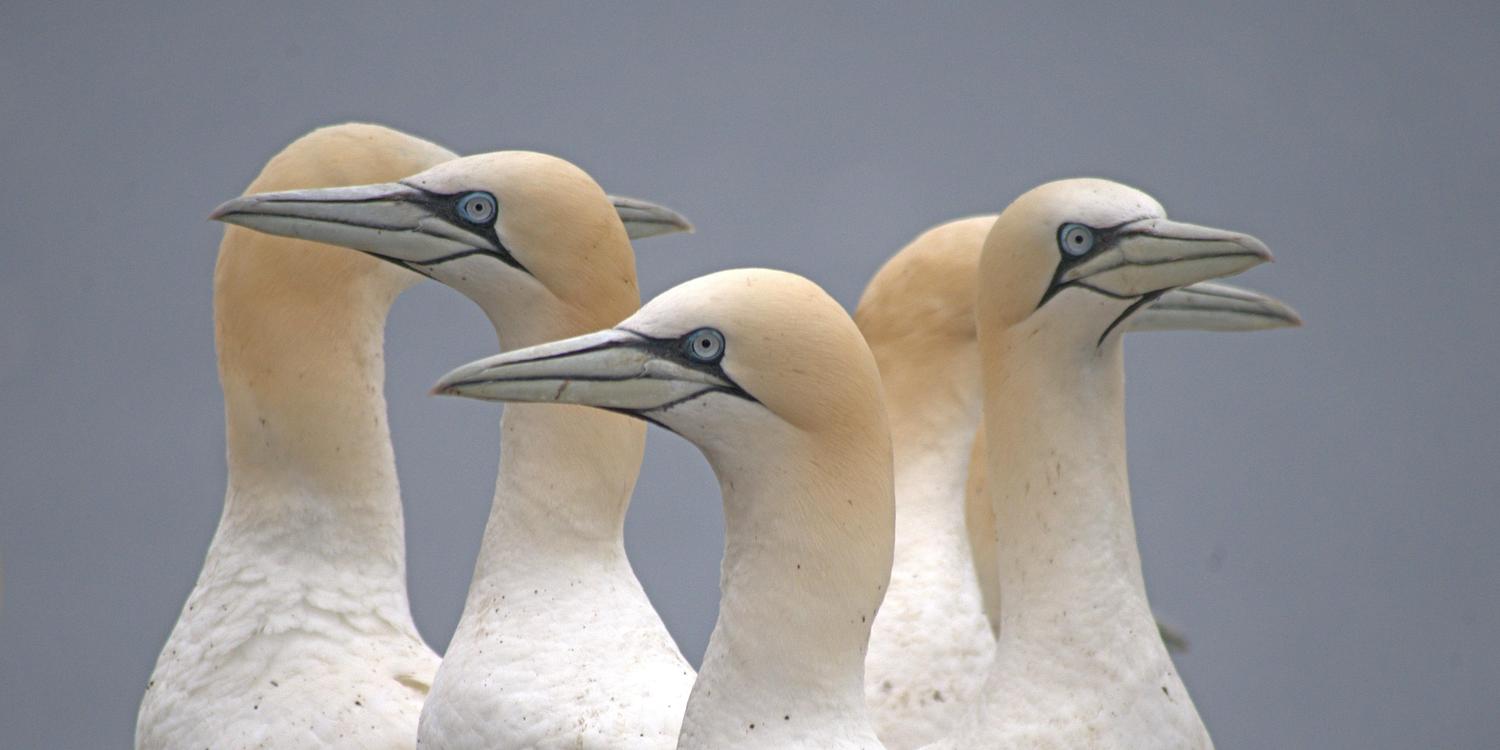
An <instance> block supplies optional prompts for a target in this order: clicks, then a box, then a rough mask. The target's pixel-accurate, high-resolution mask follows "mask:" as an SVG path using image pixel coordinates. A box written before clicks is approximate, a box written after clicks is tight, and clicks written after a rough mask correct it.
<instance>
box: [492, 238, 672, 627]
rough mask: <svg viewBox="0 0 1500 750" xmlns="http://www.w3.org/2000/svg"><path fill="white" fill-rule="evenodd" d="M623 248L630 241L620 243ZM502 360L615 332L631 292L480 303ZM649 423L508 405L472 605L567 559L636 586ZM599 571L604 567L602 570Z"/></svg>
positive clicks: (630, 307) (519, 296)
mask: <svg viewBox="0 0 1500 750" xmlns="http://www.w3.org/2000/svg"><path fill="white" fill-rule="evenodd" d="M622 241H623V239H622ZM478 299H481V300H484V302H482V303H481V305H482V307H483V308H484V310H485V313H486V315H488V316H489V318H490V322H491V324H492V325H493V326H494V328H495V335H496V337H497V338H498V340H499V343H500V349H501V351H505V350H506V349H508V348H521V347H527V346H533V345H536V344H541V343H545V342H548V341H555V340H558V339H564V338H568V337H570V336H577V335H579V334H583V333H587V332H589V331H593V330H597V329H599V328H602V327H607V326H611V325H614V324H615V323H618V322H619V321H620V320H621V319H623V318H624V317H625V316H626V315H629V314H630V313H631V312H633V311H634V310H635V309H636V308H637V307H638V306H639V297H638V296H637V295H636V292H635V285H634V282H633V280H632V283H630V284H629V285H627V286H626V287H622V289H620V290H615V292H614V293H612V294H610V295H601V297H600V298H599V299H596V300H593V301H592V302H593V304H591V306H589V307H588V308H580V307H576V306H571V305H567V304H565V303H564V302H562V301H561V300H559V299H558V298H556V297H555V296H553V295H552V294H551V293H550V292H548V291H547V290H546V289H545V288H544V287H542V286H541V285H540V284H526V285H518V288H512V289H511V292H510V293H509V294H485V295H481V296H479V297H478ZM645 446H646V425H645V423H643V422H641V421H639V420H635V419H631V418H629V417H625V416H622V415H619V414H613V413H610V412H607V411H603V410H600V409H592V408H588V407H581V406H567V405H560V404H508V405H506V407H505V413H504V415H503V416H502V418H501V421H500V470H499V473H498V475H497V476H496V478H495V495H494V501H493V504H492V506H491V510H490V517H489V521H488V523H487V524H486V526H485V533H484V541H483V543H482V544H481V547H480V553H479V560H478V563H477V564H476V567H475V578H474V583H473V585H471V587H470V597H471V599H473V598H474V597H476V596H484V595H485V593H484V589H486V588H488V587H491V586H499V587H507V586H510V587H514V586H525V585H526V583H527V580H530V576H528V575H526V571H531V572H532V573H533V574H538V575H546V574H547V573H548V571H547V570H544V569H543V568H548V567H550V568H552V569H553V572H555V571H556V569H558V567H559V564H560V562H561V561H562V560H563V559H566V558H568V557H580V558H583V559H587V560H588V562H587V563H585V564H586V565H588V566H591V569H592V570H593V571H594V573H595V574H596V575H604V574H605V573H606V572H607V571H608V570H611V569H612V570H614V571H615V572H616V573H617V574H618V575H621V576H629V577H631V578H632V579H633V578H634V573H633V572H632V571H631V570H630V567H629V562H628V560H627V558H626V557H625V547H624V528H625V512H626V510H627V509H628V508H629V506H630V496H631V493H632V492H633V491H634V489H635V482H636V478H637V476H638V475H639V474H640V470H641V460H642V458H643V457H644V454H645ZM600 561H603V562H605V564H606V567H600V565H599V563H600Z"/></svg>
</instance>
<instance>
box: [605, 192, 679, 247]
mask: <svg viewBox="0 0 1500 750" xmlns="http://www.w3.org/2000/svg"><path fill="white" fill-rule="evenodd" d="M609 202H610V203H613V204H614V206H615V213H618V214H619V215H620V221H621V222H624V224H625V233H626V234H628V235H630V239H632V240H642V239H645V238H647V237H657V236H660V235H663V234H672V233H674V232H689V233H691V232H692V231H693V223H692V222H690V221H688V220H687V218H686V217H684V216H683V215H682V214H680V213H677V212H676V211H673V210H672V209H670V208H667V207H666V206H663V205H661V204H659V203H652V202H651V201H643V200H641V199H639V198H630V197H628V196H624V195H611V196H609Z"/></svg>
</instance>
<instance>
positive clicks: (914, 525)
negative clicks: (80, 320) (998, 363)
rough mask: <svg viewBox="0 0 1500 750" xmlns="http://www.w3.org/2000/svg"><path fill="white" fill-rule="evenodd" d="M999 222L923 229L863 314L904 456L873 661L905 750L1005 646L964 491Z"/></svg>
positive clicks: (934, 732) (870, 667)
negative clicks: (985, 588) (980, 282)
mask: <svg viewBox="0 0 1500 750" xmlns="http://www.w3.org/2000/svg"><path fill="white" fill-rule="evenodd" d="M994 221H995V217H994V216H993V215H990V216H976V217H971V218H966V219H960V220H957V221H951V222H947V223H945V224H942V225H939V226H937V227H934V228H932V229H930V230H928V231H926V232H924V233H922V234H921V235H920V236H918V237H917V238H916V239H914V240H913V241H912V242H911V243H910V244H908V245H907V246H906V247H904V248H902V250H901V251H900V252H898V253H897V254H896V255H895V256H893V257H892V258H891V259H890V260H889V261H888V262H887V263H886V264H885V265H884V266H883V267H882V268H881V269H880V271H879V272H878V273H876V275H875V276H874V278H872V279H871V281H870V283H869V285H868V286H867V287H866V290H865V293H864V295H863V296H862V298H861V299H860V304H859V308H858V310H857V311H856V312H855V315H854V319H855V321H856V322H857V323H858V324H859V327H860V331H861V332H862V333H863V334H864V336H865V339H866V341H867V342H868V343H869V345H870V350H871V352H872V353H873V354H874V355H875V360H876V363H877V364H878V366H879V369H880V377H881V380H882V382H883V384H884V392H885V403H886V409H887V411H888V412H889V413H890V419H891V438H892V448H893V449H894V456H895V487H896V538H895V556H894V559H893V562H892V566H891V582H890V586H889V589H888V591H887V592H886V597H885V601H884V603H882V604H881V607H880V613H879V615H878V616H877V617H876V618H875V624H874V628H873V629H872V630H871V633H870V653H869V656H868V658H867V659H866V661H865V695H866V699H867V701H868V703H869V705H870V708H871V710H872V712H873V714H874V717H875V724H876V728H877V729H878V730H879V734H880V739H881V741H882V742H884V743H885V745H886V746H887V747H890V748H892V750H906V749H907V748H916V747H920V746H922V745H925V744H927V743H929V742H932V741H935V740H937V739H939V738H941V737H944V736H946V735H947V734H948V733H949V732H951V731H952V728H953V726H954V725H955V724H956V723H957V721H958V720H959V719H960V718H961V716H962V714H963V712H964V711H965V710H966V706H967V704H968V702H969V701H970V700H972V698H973V696H974V694H975V693H976V691H977V690H978V689H979V688H980V687H981V686H982V685H983V683H984V676H985V674H986V672H987V668H988V666H989V664H990V661H991V659H992V658H993V655H994V648H995V639H994V635H993V633H992V632H991V629H990V627H989V625H988V623H987V621H986V618H985V615H984V609H983V597H982V595H981V593H980V590H979V581H978V578H977V576H976V575H975V570H974V563H973V559H972V557H971V554H970V550H969V541H968V534H967V529H966V518H965V514H964V513H965V507H964V502H963V498H964V483H965V477H966V476H967V474H968V469H969V463H970V455H971V452H972V445H973V442H974V440H973V438H974V434H975V431H976V429H977V428H978V425H979V420H980V407H981V400H982V397H981V394H982V391H981V389H980V383H979V347H978V343H977V340H976V334H975V324H974V314H973V299H974V295H975V274H974V271H975V268H976V267H977V266H978V264H979V251H980V248H981V247H982V246H983V244H984V238H985V235H986V234H987V233H988V232H989V230H990V228H991V226H993V224H994Z"/></svg>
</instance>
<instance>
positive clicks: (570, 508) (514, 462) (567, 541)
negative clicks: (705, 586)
mask: <svg viewBox="0 0 1500 750" xmlns="http://www.w3.org/2000/svg"><path fill="white" fill-rule="evenodd" d="M500 430H501V437H500V446H501V448H500V472H499V475H498V476H497V477H496V481H495V499H494V505H493V507H492V509H491V512H490V519H489V523H488V524H487V526H486V529H485V537H484V545H483V548H482V552H481V555H480V559H479V563H478V566H477V568H476V570H475V583H476V584H479V583H480V582H482V581H485V580H487V579H489V578H490V577H491V576H492V575H495V574H497V573H503V572H506V571H507V569H509V568H511V567H513V566H516V565H521V566H530V565H537V564H551V559H552V558H557V557H560V556H565V555H583V556H589V555H593V556H597V557H602V558H616V557H619V558H623V555H624V546H623V545H624V542H623V534H624V524H625V511H626V509H627V508H628V507H629V505H630V496H631V493H632V491H633V489H634V487H635V482H636V477H637V475H638V473H639V471H640V465H641V458H642V456H643V454H644V451H645V445H646V430H645V425H644V423H642V422H640V421H639V420H633V419H630V418H629V417H625V416H621V415H617V414H611V413H609V412H604V411H600V410H597V409H588V408H586V407H575V406H550V405H531V404H514V405H511V406H508V407H506V409H505V414H504V416H503V417H502V419H501V427H500Z"/></svg>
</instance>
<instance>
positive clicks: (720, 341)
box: [682, 328, 724, 364]
mask: <svg viewBox="0 0 1500 750" xmlns="http://www.w3.org/2000/svg"><path fill="white" fill-rule="evenodd" d="M682 349H683V351H684V352H687V356H688V359H691V360H693V361H694V362H702V363H704V364H713V363H714V362H718V361H719V360H721V359H723V358H724V334H722V333H719V332H718V331H716V330H714V329H712V328H699V329H698V330H696V331H693V332H692V333H689V334H688V335H686V336H684V337H682Z"/></svg>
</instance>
